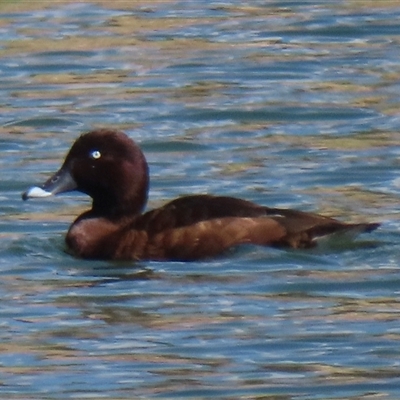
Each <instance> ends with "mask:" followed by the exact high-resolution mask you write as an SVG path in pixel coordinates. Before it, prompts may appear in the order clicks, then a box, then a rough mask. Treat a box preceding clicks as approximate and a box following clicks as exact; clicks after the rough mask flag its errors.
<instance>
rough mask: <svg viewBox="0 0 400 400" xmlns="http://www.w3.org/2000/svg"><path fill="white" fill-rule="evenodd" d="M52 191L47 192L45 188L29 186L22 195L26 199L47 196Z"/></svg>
mask: <svg viewBox="0 0 400 400" xmlns="http://www.w3.org/2000/svg"><path fill="white" fill-rule="evenodd" d="M52 194H53V193H51V192H47V191H46V190H43V189H41V188H40V187H38V186H33V187H31V188H30V189H29V190H28V191H27V192H26V193H24V197H25V198H26V199H30V198H35V197H48V196H51V195H52Z"/></svg>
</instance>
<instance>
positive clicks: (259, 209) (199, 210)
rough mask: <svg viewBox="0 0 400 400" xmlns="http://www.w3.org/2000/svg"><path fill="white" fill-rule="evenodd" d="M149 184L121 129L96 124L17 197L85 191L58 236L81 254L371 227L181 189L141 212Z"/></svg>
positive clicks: (202, 250) (297, 242) (192, 252)
mask: <svg viewBox="0 0 400 400" xmlns="http://www.w3.org/2000/svg"><path fill="white" fill-rule="evenodd" d="M149 182H150V180H149V167H148V163H147V161H146V158H145V156H144V154H143V152H142V150H141V149H140V147H139V145H138V144H137V143H136V142H135V141H133V140H132V139H131V138H130V137H129V136H128V135H126V134H125V133H124V132H122V131H119V130H115V129H108V128H102V129H95V130H91V131H89V132H87V133H84V134H82V135H81V136H80V137H78V139H77V140H76V141H75V142H74V144H73V145H72V147H71V149H70V150H69V152H68V154H67V156H66V158H65V160H64V162H63V164H62V165H61V168H60V169H59V170H58V171H57V172H56V173H55V174H54V175H53V176H51V177H50V178H49V179H48V180H47V181H46V182H44V183H43V184H42V185H40V186H33V187H31V188H29V189H28V190H27V191H26V192H24V193H23V194H22V199H23V200H28V199H31V198H44V197H48V196H52V195H56V194H60V193H65V192H71V191H79V192H82V193H84V194H86V195H88V196H90V197H91V199H92V206H91V208H90V209H89V210H87V211H85V212H83V213H82V214H81V215H79V216H78V217H77V218H76V219H75V221H74V222H73V223H72V225H71V226H70V228H69V230H68V232H67V235H66V238H65V241H66V245H67V248H68V251H69V252H71V253H72V254H73V255H74V256H76V257H79V258H84V259H98V260H125V261H128V260H134V261H137V260H154V261H194V260H201V259H210V258H213V257H216V256H219V255H221V254H223V253H225V252H227V251H228V250H230V249H233V248H235V247H237V246H239V245H243V244H252V245H259V246H271V247H277V248H292V249H310V248H313V247H316V246H318V243H319V242H320V241H321V239H323V238H326V237H330V236H337V235H340V236H345V237H346V238H347V237H351V238H353V237H355V236H357V235H358V234H360V233H364V232H372V231H373V230H375V229H376V228H378V226H379V223H345V222H341V221H339V220H337V219H334V218H331V217H327V216H322V215H318V214H314V213H309V212H304V211H297V210H293V209H281V208H275V207H267V206H264V205H259V204H256V203H253V202H251V201H248V200H244V199H240V198H236V197H229V196H217V195H210V194H194V195H186V196H183V197H179V198H177V199H175V200H172V201H170V202H168V203H166V204H165V205H163V206H161V207H159V208H155V209H153V210H150V211H146V212H145V211H144V210H145V207H146V204H147V199H148V193H149Z"/></svg>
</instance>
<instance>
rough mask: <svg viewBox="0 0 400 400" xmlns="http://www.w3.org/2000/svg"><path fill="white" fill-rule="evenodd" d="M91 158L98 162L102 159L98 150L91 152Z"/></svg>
mask: <svg viewBox="0 0 400 400" xmlns="http://www.w3.org/2000/svg"><path fill="white" fill-rule="evenodd" d="M90 157H91V158H93V159H94V160H98V159H99V158H100V157H101V153H100V152H99V151H98V150H93V151H92V152H90Z"/></svg>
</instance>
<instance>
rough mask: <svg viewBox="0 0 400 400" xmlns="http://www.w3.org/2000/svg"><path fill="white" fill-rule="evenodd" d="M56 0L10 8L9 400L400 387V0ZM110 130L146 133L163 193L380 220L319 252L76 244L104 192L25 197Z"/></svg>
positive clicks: (3, 6) (4, 391) (4, 274)
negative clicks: (80, 146) (88, 134)
mask: <svg viewBox="0 0 400 400" xmlns="http://www.w3.org/2000/svg"><path fill="white" fill-rule="evenodd" d="M56 3H57V4H56ZM56 3H54V2H47V1H41V2H31V3H26V2H22V1H21V2H1V3H0V38H1V39H0V61H1V62H0V95H1V114H0V154H1V157H0V166H1V171H2V174H1V180H0V191H1V192H0V213H1V217H2V218H1V221H0V225H1V228H0V237H1V241H0V260H1V263H0V275H1V280H0V298H1V307H0V327H1V330H0V397H1V398H7V399H83V398H91V399H101V398H107V399H132V398H135V399H138V398H142V399H148V398H183V399H188V398H193V399H201V398H204V399H206V398H207V399H208V398H219V399H237V398H242V399H255V398H260V399H261V398H263V399H264V398H268V399H279V400H289V399H290V400H305V399H321V400H322V399H357V400H359V399H368V400H371V399H378V398H379V399H398V398H400V372H399V367H400V361H399V360H400V351H399V343H400V324H399V316H400V301H399V293H400V269H399V261H400V245H399V237H400V234H399V232H400V223H399V218H398V201H399V197H400V179H399V177H398V169H399V155H400V145H399V143H400V141H399V133H398V132H399V130H400V114H399V103H400V95H399V93H400V91H399V80H400V63H399V51H398V50H399V49H398V43H399V39H400V22H399V21H400V5H397V4H396V2H393V1H384V0H382V2H375V3H371V2H361V1H336V2H325V1H313V0H308V1H296V2H294V1H279V2H277V1H275V2H274V1H252V2H237V1H225V2H217V1H215V2H214V1H206V0H203V1H201V0H198V1H190V2H179V1H172V0H171V1H167V0H166V1H163V2H152V1H140V2H126V1H125V2H123V1H115V2H111V3H110V4H108V3H109V2H101V1H97V2H96V1H92V2H79V3H78V2H62V1H61V2H56ZM107 126H108V127H115V128H118V129H122V130H124V131H126V132H127V133H128V134H129V135H130V136H131V137H132V138H134V139H135V140H137V141H138V142H139V143H140V144H141V146H142V147H143V149H144V151H145V153H146V156H147V158H148V161H149V163H150V168H151V193H150V201H149V208H151V207H155V206H159V205H161V204H163V203H164V202H166V201H167V200H170V199H172V198H174V197H176V196H180V195H183V194H188V193H215V194H226V195H234V196H239V197H242V198H246V199H248V200H252V201H256V202H259V203H261V204H265V205H269V206H277V207H291V208H298V209H302V210H308V211H316V212H319V213H322V214H326V215H330V216H335V217H339V218H341V219H343V220H346V221H371V222H378V221H379V222H382V227H381V228H380V229H379V230H377V231H376V232H374V233H372V234H371V235H366V236H364V237H362V238H360V240H358V241H357V242H356V243H354V244H350V243H349V244H346V245H344V246H343V245H342V246H338V247H337V248H334V249H332V248H331V249H324V250H321V251H281V250H276V249H269V248H259V247H251V246H248V247H244V248H241V249H236V250H233V251H232V252H230V253H229V254H227V255H225V256H223V257H219V258H217V259H215V260H209V261H203V262H194V263H177V262H170V263H163V262H140V263H110V262H89V261H82V260H79V259H75V258H72V257H71V256H69V255H68V254H67V253H65V247H64V234H65V232H66V230H67V229H68V226H69V224H70V223H71V221H72V220H73V219H74V218H75V216H76V215H78V214H79V213H80V212H82V210H84V209H85V208H87V207H88V204H89V203H88V199H87V198H86V197H85V196H83V195H77V194H71V195H65V196H60V197H57V198H53V199H43V200H36V201H30V202H26V203H24V202H22V201H21V198H20V195H21V192H22V191H24V190H25V189H26V188H27V187H29V186H31V185H33V184H38V183H40V182H42V181H43V180H45V179H46V178H47V177H48V176H49V175H50V174H51V173H52V172H54V171H55V170H56V169H57V168H58V167H59V165H60V163H61V161H62V159H63V157H64V155H65V153H66V151H67V150H68V148H69V146H70V145H71V143H72V142H73V141H74V139H75V138H76V137H77V136H78V135H79V134H80V133H82V132H84V131H86V130H89V129H92V128H93V127H107Z"/></svg>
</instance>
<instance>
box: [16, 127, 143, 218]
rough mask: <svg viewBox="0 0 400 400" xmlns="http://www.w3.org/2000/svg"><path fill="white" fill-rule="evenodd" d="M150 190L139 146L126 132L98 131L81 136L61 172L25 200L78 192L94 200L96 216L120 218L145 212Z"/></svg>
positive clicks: (35, 189)
mask: <svg viewBox="0 0 400 400" xmlns="http://www.w3.org/2000/svg"><path fill="white" fill-rule="evenodd" d="M148 188H149V173H148V166H147V162H146V159H145V157H144V155H143V153H142V151H141V149H140V148H139V146H138V145H137V144H136V143H135V142H134V141H133V140H132V139H130V138H129V137H128V136H127V135H126V134H125V133H123V132H120V131H117V130H111V129H97V130H93V131H90V132H88V133H85V134H83V135H82V136H80V137H79V138H78V139H77V140H76V141H75V143H74V144H73V145H72V147H71V149H70V151H69V152H68V154H67V156H66V158H65V161H64V163H63V165H62V166H61V168H60V170H59V171H57V172H56V173H55V174H54V175H53V176H52V177H51V178H49V179H48V180H47V181H46V182H45V183H44V184H43V185H41V186H34V187H32V188H30V189H29V190H28V191H26V192H25V193H23V194H22V198H23V199H24V200H28V199H30V198H35V197H47V196H51V195H54V194H58V193H64V192H69V191H73V190H77V191H80V192H82V193H86V194H87V195H89V196H90V197H91V198H92V199H93V207H92V211H93V212H95V213H98V214H103V215H113V216H120V215H124V214H136V213H139V212H141V211H142V210H143V208H144V207H145V205H146V201H147V194H148Z"/></svg>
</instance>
